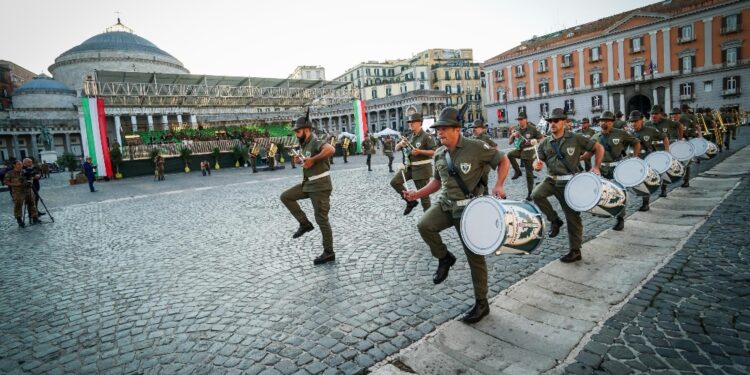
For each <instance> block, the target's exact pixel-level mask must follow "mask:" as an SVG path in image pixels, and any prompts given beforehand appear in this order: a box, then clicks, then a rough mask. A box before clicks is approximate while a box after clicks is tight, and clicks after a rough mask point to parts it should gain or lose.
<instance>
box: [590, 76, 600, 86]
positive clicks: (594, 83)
mask: <svg viewBox="0 0 750 375" xmlns="http://www.w3.org/2000/svg"><path fill="white" fill-rule="evenodd" d="M601 84H602V74H601V73H592V74H591V87H593V88H598V87H599V86H601Z"/></svg>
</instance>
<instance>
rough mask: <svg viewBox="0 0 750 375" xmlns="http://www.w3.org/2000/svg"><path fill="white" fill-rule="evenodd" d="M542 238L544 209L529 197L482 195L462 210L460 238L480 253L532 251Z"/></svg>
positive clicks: (472, 250) (474, 251)
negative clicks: (503, 198) (523, 198)
mask: <svg viewBox="0 0 750 375" xmlns="http://www.w3.org/2000/svg"><path fill="white" fill-rule="evenodd" d="M543 238H544V219H543V218H542V212H541V210H539V208H538V207H537V206H536V205H535V204H533V203H531V202H528V201H508V200H500V199H497V198H495V197H493V196H483V197H479V198H475V199H473V200H472V201H471V202H469V204H468V205H466V207H465V208H464V211H463V213H462V214H461V240H462V241H463V243H464V245H465V246H466V248H468V249H469V250H470V251H471V252H472V253H474V254H477V255H490V254H492V253H495V254H496V255H500V254H502V253H503V252H515V253H530V252H532V251H534V250H536V249H537V248H539V245H541V244H542V239H543ZM508 249H512V251H507V250H508Z"/></svg>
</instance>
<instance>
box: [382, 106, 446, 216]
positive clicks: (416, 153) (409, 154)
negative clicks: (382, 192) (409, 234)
mask: <svg viewBox="0 0 750 375" xmlns="http://www.w3.org/2000/svg"><path fill="white" fill-rule="evenodd" d="M406 122H407V123H408V124H409V127H410V128H411V131H412V134H411V136H410V137H409V139H408V143H407V141H406V140H401V141H400V142H398V143H396V151H401V152H403V153H404V155H405V157H406V158H407V159H408V160H407V163H406V166H405V168H406V170H404V173H403V174H401V173H396V175H395V176H393V178H392V179H391V186H392V187H393V190H396V192H397V193H398V195H399V196H402V197H403V195H402V193H403V191H404V190H406V187H405V186H404V185H405V184H406V181H408V180H414V185H416V187H417V190H418V189H421V188H422V187H424V186H425V185H427V182H428V181H429V179H430V176H431V175H432V156H433V155H434V154H435V148H436V147H437V145H435V140H434V139H432V137H430V135H429V134H427V132H425V131H423V130H422V115H421V114H419V113H415V114H413V115H410V116H409V119H408V120H407V121H406ZM412 147H413V148H412ZM404 178H406V181H404ZM421 202H422V210H424V211H427V209H428V208H430V196H429V195H426V196H423V197H422V199H421ZM414 207H417V202H416V201H408V200H407V202H406V209H405V210H404V215H408V214H409V213H411V210H413V209H414Z"/></svg>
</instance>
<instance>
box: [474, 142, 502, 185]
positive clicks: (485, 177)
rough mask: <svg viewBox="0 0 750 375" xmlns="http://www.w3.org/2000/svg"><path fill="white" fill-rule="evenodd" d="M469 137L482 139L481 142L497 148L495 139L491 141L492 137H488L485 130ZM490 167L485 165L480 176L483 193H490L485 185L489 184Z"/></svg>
mask: <svg viewBox="0 0 750 375" xmlns="http://www.w3.org/2000/svg"><path fill="white" fill-rule="evenodd" d="M471 139H476V140H478V141H482V142H484V143H486V144H487V145H488V146H490V147H492V148H497V143H495V141H493V140H492V138H490V136H489V134H487V132H486V131H484V132H482V134H479V135H478V136H476V135H474V136H471ZM490 169H491V168H490V167H489V166H486V167H485V168H484V175H483V176H482V181H481V184H482V186H484V193H485V194H489V193H490V191H489V188H488V186H487V185H488V184H489V182H490Z"/></svg>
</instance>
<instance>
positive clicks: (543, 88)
mask: <svg viewBox="0 0 750 375" xmlns="http://www.w3.org/2000/svg"><path fill="white" fill-rule="evenodd" d="M539 94H541V95H542V96H544V95H547V94H549V83H548V82H542V83H540V84H539Z"/></svg>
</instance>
